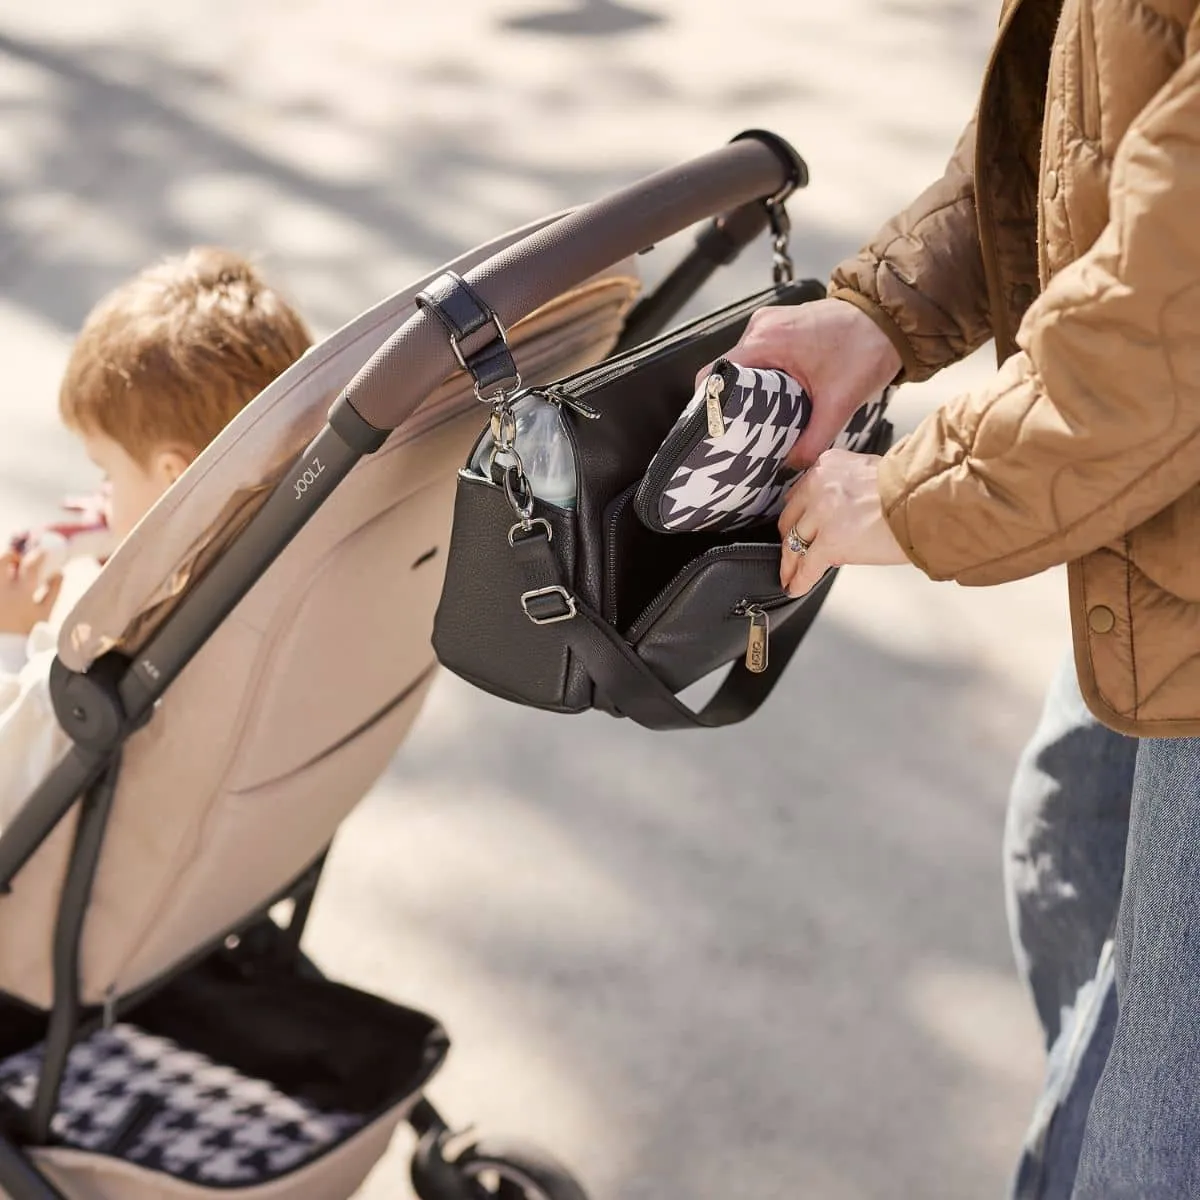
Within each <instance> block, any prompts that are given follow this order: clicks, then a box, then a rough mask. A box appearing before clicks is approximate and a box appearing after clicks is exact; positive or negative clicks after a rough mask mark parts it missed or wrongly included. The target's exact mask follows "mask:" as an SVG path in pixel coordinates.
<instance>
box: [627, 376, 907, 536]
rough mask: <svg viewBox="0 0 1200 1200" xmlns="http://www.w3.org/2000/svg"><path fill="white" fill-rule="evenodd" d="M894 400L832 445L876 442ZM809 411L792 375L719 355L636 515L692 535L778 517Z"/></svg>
mask: <svg viewBox="0 0 1200 1200" xmlns="http://www.w3.org/2000/svg"><path fill="white" fill-rule="evenodd" d="M889 398H890V392H885V393H883V394H882V395H881V396H880V397H879V398H878V399H876V400H873V401H871V402H870V403H868V404H864V405H863V406H862V408H860V409H858V411H857V412H856V413H855V414H854V416H853V417H852V418H851V419H850V421H849V422H847V424H846V426H845V428H844V429H843V430H842V432H841V433H840V434H838V436H837V438H836V439H835V440H834V442H833V446H834V448H836V449H844V450H855V451H867V450H873V449H876V448H877V446H876V443H877V441H878V434H879V432H880V426H881V424H882V423H883V415H884V412H885V411H886V408H887V402H888V399H889ZM811 415H812V401H811V400H810V399H809V396H808V393H807V392H806V391H805V390H804V388H803V387H801V386H800V384H799V383H797V382H796V380H794V379H793V378H792V377H791V376H790V375H786V374H784V372H782V371H775V370H762V369H760V368H757V367H743V366H739V365H738V364H737V363H732V362H730V361H729V360H728V359H723V358H722V359H718V360H717V362H715V363H714V364H713V368H712V372H711V373H710V374H709V375H708V377H707V378H706V379H705V380H704V381H703V383H701V385H700V387H699V388H697V389H696V393H695V395H693V397H692V399H691V401H690V402H689V403H688V406H687V407H686V408H685V409H684V410H683V412H682V413H681V414H680V417H679V419H678V421H676V423H675V425H674V427H673V428H672V429H671V432H670V433H669V434H668V435H667V436H666V438H665V439H664V441H663V443H662V446H661V447H660V448H659V450H658V452H657V453H656V454H655V456H654V458H653V459H652V460H651V462H650V465H649V467H648V468H647V469H646V473H645V475H644V476H643V478H642V482H641V485H640V486H639V488H638V490H637V494H636V496H635V498H634V508H635V511H636V512H637V516H638V519H639V520H640V521H641V522H642V524H643V525H646V526H647V527H648V528H650V529H653V530H655V531H656V532H658V533H694V532H697V531H699V530H727V529H738V528H741V527H742V526H746V525H753V524H756V523H758V522H761V521H767V520H770V519H771V518H773V517H776V516H778V514H779V513H780V511H782V509H783V505H784V500H785V498H786V495H787V491H788V488H789V486H790V485H791V483H792V481H793V480H794V479H795V478H796V477H797V474H798V472H796V471H795V470H793V469H792V468H789V467H788V466H787V465H786V460H787V456H788V454H789V453H790V452H791V450H792V447H793V446H794V445H795V444H796V442H797V441H798V440H799V438H800V435H801V434H802V433H803V432H804V428H805V426H806V425H807V424H808V420H809V417H810V416H811Z"/></svg>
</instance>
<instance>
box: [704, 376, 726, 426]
mask: <svg viewBox="0 0 1200 1200" xmlns="http://www.w3.org/2000/svg"><path fill="white" fill-rule="evenodd" d="M724 390H725V380H723V379H722V378H721V377H720V375H718V374H717V373H716V372H715V371H714V372H713V374H711V375H710V376H709V377H708V382H707V383H705V385H704V395H705V403H706V404H707V406H708V436H709V437H714V438H719V437H724V436H725V414H724V412H722V411H721V393H722V392H723V391H724Z"/></svg>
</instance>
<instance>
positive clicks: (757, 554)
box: [421, 280, 891, 729]
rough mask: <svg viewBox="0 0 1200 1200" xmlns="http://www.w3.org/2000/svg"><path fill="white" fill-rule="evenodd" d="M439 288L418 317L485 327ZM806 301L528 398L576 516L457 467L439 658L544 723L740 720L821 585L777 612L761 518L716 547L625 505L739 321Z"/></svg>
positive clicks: (744, 314) (771, 537) (653, 343)
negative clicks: (700, 686)
mask: <svg viewBox="0 0 1200 1200" xmlns="http://www.w3.org/2000/svg"><path fill="white" fill-rule="evenodd" d="M439 282H440V283H441V286H440V287H439V288H438V289H436V292H432V293H431V294H429V295H426V296H425V297H423V298H422V300H421V303H423V304H425V305H426V306H427V307H429V308H430V309H431V310H432V311H434V312H435V313H436V314H437V315H438V316H439V318H440V319H441V320H442V321H443V323H445V324H446V325H447V327H448V328H449V329H450V331H451V335H452V337H453V338H456V339H458V338H460V337H461V336H463V335H466V334H468V333H469V332H470V330H471V329H472V328H475V327H478V326H480V325H482V324H484V323H486V322H487V321H489V320H491V319H492V315H491V314H488V313H486V312H484V311H482V308H483V306H482V304H481V302H480V301H479V298H478V297H477V296H475V295H473V294H471V293H470V289H469V288H466V287H465V285H464V284H463V283H462V281H461V280H445V281H439ZM823 295H824V288H823V287H822V285H821V284H820V283H817V282H815V281H811V280H810V281H803V282H787V281H783V280H781V281H779V282H777V284H776V286H775V287H773V288H770V289H768V290H766V291H764V292H762V293H759V294H757V295H754V296H751V297H749V298H747V299H745V300H742V301H740V302H739V303H737V304H733V305H730V306H729V307H727V308H724V309H721V310H719V311H717V312H713V313H710V314H709V315H707V316H705V317H702V318H700V319H699V320H696V321H693V322H691V323H690V324H687V325H684V326H682V327H680V328H678V329H677V330H675V331H673V332H671V333H668V334H666V335H663V336H659V337H657V338H654V339H653V340H650V341H648V342H646V343H644V344H642V345H639V346H637V347H635V348H633V349H630V350H626V351H624V352H618V353H617V354H616V355H615V356H614V357H612V358H610V359H608V360H607V361H605V362H603V363H601V364H600V365H599V366H596V367H593V368H590V369H588V370H586V371H583V372H581V373H579V374H576V375H573V376H570V377H568V378H567V379H564V380H560V381H558V382H557V383H555V384H553V385H550V386H547V387H542V388H538V389H534V390H536V391H538V392H540V393H541V394H542V395H543V396H544V397H546V398H548V399H550V400H551V401H552V402H553V403H555V404H557V405H558V406H559V409H560V412H561V415H562V418H563V422H564V425H565V427H566V431H567V435H568V437H569V439H570V441H571V444H572V447H573V450H574V456H575V467H576V475H577V480H578V493H577V500H576V505H575V507H574V508H573V509H570V508H563V507H559V506H556V505H552V504H547V503H543V502H542V501H541V500H538V499H537V498H536V497H534V496H532V494H531V493H530V492H529V490H528V488H527V487H526V486H525V485H524V484H523V482H522V480H521V479H520V478H517V477H516V473H515V472H513V471H511V469H510V470H508V471H505V470H504V468H503V467H502V466H501V465H497V466H496V467H493V469H492V472H491V473H489V472H487V471H486V470H485V471H483V472H478V471H475V470H472V469H471V464H470V460H469V461H468V464H467V466H466V467H465V468H464V469H463V470H462V471H460V473H459V476H458V484H457V496H456V500H455V509H454V523H453V529H452V535H451V542H450V549H449V557H448V563H447V570H446V578H445V584H444V586H443V591H442V596H441V602H440V605H439V607H438V611H437V615H436V618H435V623H434V634H433V645H434V649H435V652H436V654H437V657H438V659H439V660H440V661H441V662H442V663H443V664H444V665H445V666H446V667H448V668H449V669H450V670H451V671H453V672H454V673H455V674H457V675H459V676H461V677H462V678H464V679H466V680H468V681H469V682H471V683H473V684H475V685H476V686H478V687H480V688H482V689H484V690H486V691H489V692H491V693H493V694H494V695H497V696H501V697H503V698H504V699H507V700H511V701H514V702H516V703H519V704H525V705H530V706H533V707H535V708H541V709H546V710H548V711H551V712H563V713H578V712H583V711H585V710H587V709H591V708H597V709H601V710H603V711H605V712H608V713H611V714H613V715H614V716H625V717H629V718H630V719H632V720H634V721H636V722H637V723H638V724H640V725H643V726H646V727H648V728H651V729H686V728H705V727H710V728H711V727H716V726H721V725H728V724H732V723H734V722H737V721H741V720H743V719H745V718H746V717H747V716H749V715H750V714H751V713H753V712H754V711H755V710H756V709H757V708H758V707H759V705H761V704H762V702H763V701H764V700H765V699H766V697H767V695H768V694H769V693H770V691H771V689H772V688H773V687H774V685H775V683H776V682H777V681H778V679H779V677H780V675H781V674H782V671H783V669H784V667H785V666H786V665H787V662H788V660H789V659H790V657H791V655H792V653H793V652H794V651H795V649H796V647H797V646H798V645H799V643H800V640H801V638H802V637H803V636H804V634H805V632H806V631H807V629H808V628H809V626H810V625H811V623H812V621H813V618H814V617H815V616H816V613H817V611H818V610H819V608H820V606H821V604H822V602H823V601H824V599H825V596H826V595H827V594H828V591H829V588H830V585H831V584H832V582H833V577H834V574H835V572H833V571H830V572H829V573H828V574H827V575H826V577H825V578H824V579H823V580H822V581H821V582H820V583H819V584H818V585H817V587H816V588H815V589H814V590H813V591H812V592H810V593H809V594H808V595H807V596H805V597H803V598H802V599H793V598H790V597H788V596H787V595H786V594H785V593H783V592H782V591H781V588H780V583H779V561H780V538H779V532H778V529H777V528H776V525H775V522H774V521H773V520H772V521H769V522H767V523H764V524H762V525H758V526H751V527H748V528H743V529H738V530H736V531H733V532H728V533H725V534H719V533H656V532H653V531H652V530H650V529H649V528H647V527H646V526H645V525H643V524H642V523H641V522H640V521H639V520H638V517H637V515H636V513H635V511H634V504H633V499H634V493H635V492H636V491H637V487H638V484H639V483H640V481H641V479H642V477H643V474H644V473H645V470H646V467H647V465H648V464H649V462H650V460H651V458H653V456H654V454H655V452H656V450H657V449H658V448H659V446H660V445H661V443H662V441H663V439H664V438H665V437H666V435H667V433H668V432H669V431H670V430H671V427H672V425H673V424H674V422H675V421H676V419H677V418H678V416H679V414H680V412H681V411H682V410H683V408H684V407H685V406H686V405H687V403H688V401H689V400H690V399H691V397H692V394H693V392H694V390H695V379H696V375H697V373H698V372H699V371H700V370H701V369H702V368H703V367H704V366H705V365H706V364H708V363H710V362H712V361H713V360H714V359H716V358H718V357H720V356H721V355H722V354H723V353H724V352H725V351H727V350H728V349H729V348H730V347H731V346H732V345H733V344H734V343H735V342H736V341H737V340H738V337H739V336H740V334H741V332H742V330H743V329H744V327H745V325H746V322H747V321H748V320H749V317H750V314H751V313H752V312H754V311H755V309H757V308H760V307H762V306H763V305H767V304H802V303H806V302H808V301H811V300H815V299H818V298H820V297H822V296H823ZM473 306H478V307H479V309H480V311H479V312H477V313H473V312H472V308H473ZM467 365H468V367H469V366H470V364H469V363H468V364H467ZM511 401H512V397H509V398H508V400H507V401H506V402H507V403H511ZM501 407H502V406H501ZM499 420H500V418H498V417H496V416H493V421H492V425H491V430H492V432H493V433H494V434H495V433H499V432H500V428H501V426H500V424H499ZM510 428H511V427H510ZM487 432H488V431H487V430H485V431H484V433H485V434H486V433H487ZM890 435H891V427H890V425H889V424H888V422H886V421H884V422H882V423H881V425H880V429H879V442H878V444H877V445H875V446H873V447H871V449H872V450H875V451H882V450H883V449H885V448H886V444H887V443H888V441H890ZM481 436H483V435H481ZM516 449H517V451H518V453H519V451H520V441H519V438H518V439H517V441H516ZM472 457H474V455H472ZM722 667H731V669H730V671H729V673H728V675H727V677H726V679H725V681H724V682H723V683H722V684H721V686H720V687H719V688H718V690H717V691H716V693H715V695H714V696H713V697H712V699H711V700H710V701H709V702H708V703H707V704H706V705H705V707H704V708H702V709H701V710H699V711H694V710H693V709H691V708H690V707H688V706H687V705H686V704H684V703H683V702H682V701H681V700H679V699H678V697H677V693H678V692H680V691H682V690H683V689H685V688H687V687H688V686H689V685H691V684H693V683H695V682H697V681H698V680H700V679H702V678H703V677H705V676H706V675H708V674H710V673H711V672H713V671H716V670H718V669H720V668H722Z"/></svg>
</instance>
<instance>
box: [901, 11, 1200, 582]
mask: <svg viewBox="0 0 1200 1200" xmlns="http://www.w3.org/2000/svg"><path fill="white" fill-rule="evenodd" d="M1198 43H1200V15H1197V16H1196V17H1193V19H1192V24H1191V29H1190V31H1189V35H1188V50H1189V55H1188V57H1187V58H1186V59H1185V61H1184V63H1183V65H1182V66H1181V67H1180V68H1179V70H1178V71H1177V72H1176V74H1175V76H1174V77H1173V78H1172V79H1171V80H1170V81H1169V82H1168V83H1167V84H1166V85H1165V86H1164V87H1163V89H1162V90H1161V91H1160V92H1159V93H1158V95H1157V96H1155V98H1154V99H1153V100H1152V101H1151V102H1150V103H1149V104H1148V105H1147V106H1146V108H1145V109H1144V110H1143V111H1142V113H1141V114H1140V115H1139V116H1138V117H1137V119H1136V120H1135V121H1134V122H1133V124H1132V125H1131V127H1130V129H1129V131H1128V132H1127V133H1126V135H1125V137H1124V139H1123V141H1122V143H1121V145H1120V146H1119V148H1118V151H1117V154H1116V157H1115V161H1114V164H1113V170H1112V176H1111V184H1110V205H1109V211H1110V218H1109V223H1108V225H1107V227H1106V228H1105V230H1104V232H1103V233H1102V234H1101V236H1100V238H1099V239H1098V241H1097V242H1096V244H1095V245H1094V246H1093V247H1092V249H1091V250H1090V251H1089V252H1088V253H1087V254H1086V255H1084V256H1083V257H1082V258H1080V259H1079V260H1077V261H1076V262H1075V263H1073V264H1072V265H1071V266H1070V267H1067V268H1065V269H1064V270H1062V271H1061V272H1060V273H1059V274H1058V275H1057V276H1056V277H1055V278H1054V279H1053V280H1052V282H1051V283H1050V285H1049V286H1048V287H1047V289H1046V290H1045V292H1044V293H1043V294H1042V296H1041V297H1039V299H1038V300H1037V301H1036V302H1035V303H1034V305H1033V307H1032V308H1031V309H1030V310H1029V312H1028V313H1027V314H1026V316H1025V319H1024V321H1023V322H1022V325H1021V329H1020V331H1019V334H1018V339H1017V340H1018V344H1019V346H1020V350H1019V352H1018V353H1016V354H1014V355H1013V356H1012V357H1011V358H1009V359H1008V361H1007V362H1006V363H1005V365H1004V366H1003V367H1002V368H1001V370H1000V372H999V374H998V375H997V376H996V377H995V379H994V380H993V381H992V383H991V384H990V386H988V387H987V388H986V389H984V390H982V391H980V392H978V393H975V394H971V395H967V396H963V397H961V398H959V399H958V400H957V401H955V402H952V403H951V404H949V405H947V406H945V407H944V408H942V409H940V410H939V411H937V412H935V413H933V414H931V415H930V416H929V417H928V418H927V419H926V420H925V421H924V422H923V423H922V425H920V426H919V427H918V429H917V430H916V431H915V432H914V433H913V434H912V435H911V436H910V437H908V438H906V439H905V440H904V441H902V442H901V443H899V444H898V445H897V447H896V448H895V449H894V450H893V451H892V452H891V453H890V454H889V455H888V456H887V457H886V458H885V459H884V460H883V463H882V465H881V471H880V492H881V498H882V500H883V504H884V511H885V512H886V514H887V517H888V520H889V522H890V524H891V527H892V529H893V531H894V532H895V534H896V536H897V537H898V538H899V540H900V542H901V544H902V545H903V546H904V548H905V549H906V551H907V553H908V555H909V557H910V558H911V559H912V560H913V561H914V562H916V563H917V564H918V565H919V566H920V567H922V568H923V569H924V570H925V571H926V572H927V573H928V574H929V575H931V576H932V577H933V578H935V579H956V580H958V581H960V582H962V583H969V584H992V583H999V582H1003V581H1005V580H1009V579H1016V578H1020V577H1022V576H1026V575H1031V574H1034V573H1036V572H1037V571H1040V570H1042V569H1044V568H1046V567H1049V566H1052V565H1054V564H1057V563H1062V562H1068V561H1071V560H1073V559H1076V558H1079V557H1082V556H1083V555H1085V554H1087V553H1089V552H1091V551H1092V550H1095V549H1097V548H1098V547H1100V546H1102V545H1104V544H1106V543H1108V542H1110V541H1112V540H1113V539H1114V538H1117V537H1120V536H1121V535H1122V534H1124V533H1126V532H1127V531H1129V530H1131V529H1133V528H1135V527H1136V526H1138V525H1140V524H1141V523H1142V522H1144V521H1146V520H1147V519H1149V518H1150V517H1151V516H1153V515H1154V514H1155V513H1157V512H1159V511H1160V510H1162V509H1164V508H1166V507H1167V506H1168V505H1170V504H1171V503H1172V502H1173V501H1174V500H1176V499H1177V498H1178V497H1180V496H1181V495H1183V494H1184V493H1185V492H1186V491H1188V490H1189V489H1190V488H1192V487H1194V486H1195V485H1196V484H1197V483H1198V482H1200V218H1198V214H1200V55H1198V54H1197V53H1196V51H1197V49H1198V48H1200V47H1198Z"/></svg>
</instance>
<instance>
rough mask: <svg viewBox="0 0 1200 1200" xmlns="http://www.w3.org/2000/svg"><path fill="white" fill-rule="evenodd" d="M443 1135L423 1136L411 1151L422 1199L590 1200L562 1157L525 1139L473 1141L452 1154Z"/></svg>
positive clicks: (416, 1183) (414, 1180) (418, 1193)
mask: <svg viewBox="0 0 1200 1200" xmlns="http://www.w3.org/2000/svg"><path fill="white" fill-rule="evenodd" d="M444 1141H445V1138H444V1135H443V1136H442V1137H438V1136H437V1135H433V1136H429V1135H427V1136H426V1137H424V1138H422V1139H421V1143H420V1145H418V1147H417V1152H416V1154H415V1155H414V1156H413V1162H412V1181H413V1188H414V1190H415V1191H416V1193H417V1195H418V1196H419V1197H420V1200H588V1197H587V1193H586V1192H584V1190H583V1188H582V1187H581V1186H580V1185H579V1183H578V1182H577V1181H576V1179H575V1178H574V1177H573V1176H572V1175H571V1173H570V1172H569V1171H568V1170H567V1169H566V1167H564V1166H563V1165H562V1164H561V1163H560V1162H558V1161H556V1160H555V1159H553V1158H551V1157H550V1155H548V1154H547V1153H546V1152H545V1151H543V1150H539V1149H538V1148H537V1147H535V1146H530V1145H527V1144H526V1143H524V1142H500V1141H486V1142H472V1143H471V1144H470V1145H468V1146H465V1147H464V1148H463V1149H461V1150H460V1151H458V1153H457V1154H455V1156H454V1157H453V1158H452V1159H449V1160H447V1159H446V1158H444V1157H443V1156H442V1152H443V1150H444Z"/></svg>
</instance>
